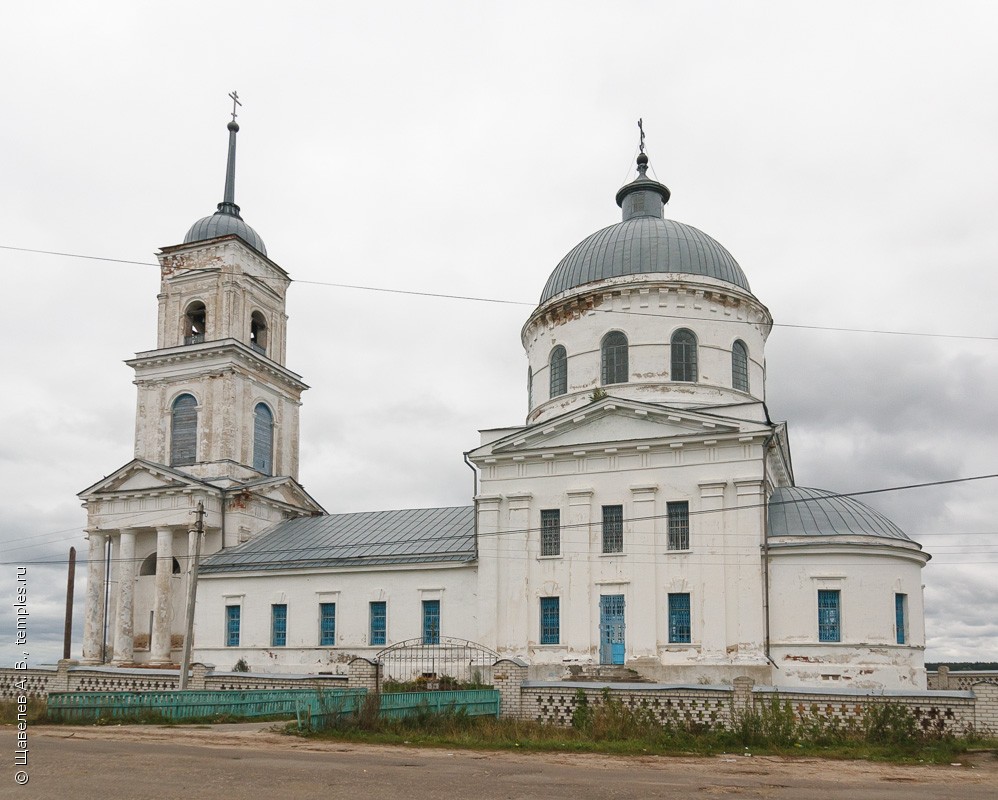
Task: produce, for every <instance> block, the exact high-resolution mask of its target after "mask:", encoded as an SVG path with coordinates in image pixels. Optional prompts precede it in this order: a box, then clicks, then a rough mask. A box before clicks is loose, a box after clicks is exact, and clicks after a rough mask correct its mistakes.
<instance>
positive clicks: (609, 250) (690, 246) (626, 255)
mask: <svg viewBox="0 0 998 800" xmlns="http://www.w3.org/2000/svg"><path fill="white" fill-rule="evenodd" d="M654 272H678V273H682V274H687V275H704V276H707V277H710V278H717V279H718V280H722V281H727V282H728V283H733V284H734V285H735V286H738V287H739V288H742V289H744V290H745V291H747V292H748V291H751V289H750V288H749V283H748V279H747V278H746V277H745V273H744V272H742V268H741V267H740V266H738V262H737V261H735V259H734V257H733V256H732V255H731V253H729V252H728V251H727V250H725V249H724V247H722V246H721V245H720V244H719V243H718V242H716V241H715V240H714V239H712V238H711V237H710V236H708V235H707V234H706V233H704V232H703V231H700V230H697V229H696V228H694V227H693V226H692V225H684V224H683V223H681V222H675V221H674V220H671V219H662V218H661V217H658V216H636V217H632V218H630V219H626V220H624V221H623V222H618V223H617V224H616V225H610V226H609V227H607V228H603V230H601V231H597V232H596V233H594V234H592V235H591V236H589V237H587V238H585V239H583V240H582V241H581V242H580V243H579V244H577V245H576V246H575V247H574V248H573V249H572V250H571V251H570V252H569V254H568V255H567V256H565V257H564V258H563V259H562V260H561V262H560V263H559V264H558V266H557V267H555V268H554V272H552V273H551V277H550V278H548V282H547V284H546V285H545V286H544V291H543V292H542V293H541V302H542V303H544V302H546V301H548V300H549V299H551V298H552V297H554V296H555V295H556V294H560V293H561V292H564V291H566V290H567V289H574V288H575V287H577V286H583V285H584V284H587V283H592V282H594V281H601V280H605V279H607V278H616V277H620V276H624V275H642V274H647V273H654Z"/></svg>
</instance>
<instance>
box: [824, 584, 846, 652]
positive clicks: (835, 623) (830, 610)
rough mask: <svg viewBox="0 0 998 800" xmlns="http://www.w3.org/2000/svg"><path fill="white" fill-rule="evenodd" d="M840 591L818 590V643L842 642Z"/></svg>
mask: <svg viewBox="0 0 998 800" xmlns="http://www.w3.org/2000/svg"><path fill="white" fill-rule="evenodd" d="M839 599H840V598H839V590H838V589H819V590H818V641H819V642H840V641H842V619H841V615H840V614H839Z"/></svg>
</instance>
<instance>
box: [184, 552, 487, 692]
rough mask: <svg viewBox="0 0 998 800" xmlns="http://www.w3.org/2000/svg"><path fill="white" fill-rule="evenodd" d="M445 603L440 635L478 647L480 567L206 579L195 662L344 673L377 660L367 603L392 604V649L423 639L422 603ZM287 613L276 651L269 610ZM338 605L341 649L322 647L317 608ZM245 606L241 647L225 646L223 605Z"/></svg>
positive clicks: (201, 592)
mask: <svg viewBox="0 0 998 800" xmlns="http://www.w3.org/2000/svg"><path fill="white" fill-rule="evenodd" d="M423 600H439V601H440V634H441V636H452V637H457V638H460V639H469V640H471V641H476V640H477V621H476V610H477V602H476V568H475V567H474V566H468V565H397V566H391V567H374V568H368V569H357V570H350V571H346V570H315V571H313V572H308V573H302V572H297V573H284V574H273V573H269V574H268V573H265V572H261V573H251V574H243V575H225V576H220V575H210V574H206V575H203V576H202V577H201V579H200V581H199V584H198V603H197V606H196V618H195V633H194V652H195V660H198V661H203V662H205V663H209V664H214V665H215V666H217V667H218V668H219V669H231V668H232V666H233V665H234V664H235V663H236V661H238V660H239V659H240V658H242V659H245V660H246V663H247V664H248V665H249V666H250V669H251V670H252V671H258V672H287V673H308V672H332V673H338V674H339V673H345V672H346V665H347V664H348V663H349V661H350V660H351V659H353V658H354V657H356V656H364V657H366V658H372V657H373V656H374V654H376V653H377V652H378V651H380V650H382V649H384V648H383V646H372V645H371V644H370V642H369V635H368V634H369V631H370V603H371V602H372V601H384V602H386V603H387V607H386V608H387V623H388V631H387V633H388V639H387V642H388V644H389V645H391V644H394V643H397V642H400V641H403V640H406V639H412V638H418V637H421V636H422V624H423V618H422V601H423ZM274 603H286V604H287V606H288V634H287V644H286V646H284V647H273V646H272V645H271V606H272V605H273V604H274ZM320 603H336V645H335V646H334V647H327V646H320V645H319V604H320ZM227 605H238V606H240V607H241V609H242V610H241V612H240V618H241V630H240V640H239V646H238V647H227V646H226V645H225V606H227Z"/></svg>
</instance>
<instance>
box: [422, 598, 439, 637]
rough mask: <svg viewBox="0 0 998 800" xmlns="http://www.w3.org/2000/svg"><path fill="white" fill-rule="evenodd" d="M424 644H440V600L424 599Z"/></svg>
mask: <svg viewBox="0 0 998 800" xmlns="http://www.w3.org/2000/svg"><path fill="white" fill-rule="evenodd" d="M423 644H440V601H439V600H424V601H423Z"/></svg>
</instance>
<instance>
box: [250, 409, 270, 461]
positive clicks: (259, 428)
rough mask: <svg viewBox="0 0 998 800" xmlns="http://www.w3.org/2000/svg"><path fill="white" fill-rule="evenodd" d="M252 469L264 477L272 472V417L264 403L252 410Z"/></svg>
mask: <svg viewBox="0 0 998 800" xmlns="http://www.w3.org/2000/svg"><path fill="white" fill-rule="evenodd" d="M253 469H255V470H256V471H257V472H262V473H263V474H264V475H272V474H273V472H274V415H273V413H271V411H270V409H269V408H268V407H267V405H266V403H257V404H256V408H255V409H254V410H253Z"/></svg>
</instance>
